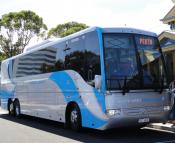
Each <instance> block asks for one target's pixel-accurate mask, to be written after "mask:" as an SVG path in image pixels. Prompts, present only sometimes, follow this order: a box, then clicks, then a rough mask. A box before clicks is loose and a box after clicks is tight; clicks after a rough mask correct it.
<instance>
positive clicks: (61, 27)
mask: <svg viewBox="0 0 175 143" xmlns="http://www.w3.org/2000/svg"><path fill="white" fill-rule="evenodd" d="M85 28H88V26H87V25H86V24H83V23H78V22H67V23H64V24H58V25H57V26H56V27H55V28H52V29H50V30H49V32H48V37H65V36H68V35H70V34H73V33H75V32H78V31H80V30H83V29H85Z"/></svg>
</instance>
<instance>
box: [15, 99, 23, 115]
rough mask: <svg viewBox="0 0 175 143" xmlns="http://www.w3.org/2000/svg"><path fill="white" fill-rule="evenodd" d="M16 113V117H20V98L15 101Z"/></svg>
mask: <svg viewBox="0 0 175 143" xmlns="http://www.w3.org/2000/svg"><path fill="white" fill-rule="evenodd" d="M14 115H15V116H16V117H20V115H21V108H20V103H19V101H18V100H15V101H14Z"/></svg>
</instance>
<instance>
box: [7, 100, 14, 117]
mask: <svg viewBox="0 0 175 143" xmlns="http://www.w3.org/2000/svg"><path fill="white" fill-rule="evenodd" d="M8 113H9V115H10V116H14V104H13V101H12V100H11V99H10V100H9V101H8Z"/></svg>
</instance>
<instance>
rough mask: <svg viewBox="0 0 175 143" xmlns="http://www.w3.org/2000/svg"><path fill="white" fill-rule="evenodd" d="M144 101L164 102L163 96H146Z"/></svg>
mask: <svg viewBox="0 0 175 143" xmlns="http://www.w3.org/2000/svg"><path fill="white" fill-rule="evenodd" d="M143 102H147V103H151V102H153V103H155V102H162V98H160V97H157V98H144V99H143Z"/></svg>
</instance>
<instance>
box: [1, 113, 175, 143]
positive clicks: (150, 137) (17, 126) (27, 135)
mask: <svg viewBox="0 0 175 143" xmlns="http://www.w3.org/2000/svg"><path fill="white" fill-rule="evenodd" d="M72 142H90V143H104V142H107V143H111V142H114V143H175V133H171V132H165V131H160V130H151V129H140V130H134V129H129V130H128V129H122V130H121V129H117V130H110V131H106V132H101V131H97V130H91V129H83V130H82V131H81V132H79V133H77V132H74V131H72V130H69V129H64V126H63V124H60V123H57V122H53V121H49V120H43V119H39V118H33V117H29V116H22V118H20V119H17V118H14V117H9V116H8V115H7V114H0V143H72Z"/></svg>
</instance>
